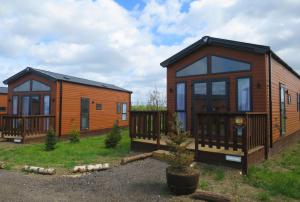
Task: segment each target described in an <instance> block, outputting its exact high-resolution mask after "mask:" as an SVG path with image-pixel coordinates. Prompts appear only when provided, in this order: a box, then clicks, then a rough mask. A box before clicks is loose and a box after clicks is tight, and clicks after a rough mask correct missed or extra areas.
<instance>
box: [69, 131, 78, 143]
mask: <svg viewBox="0 0 300 202" xmlns="http://www.w3.org/2000/svg"><path fill="white" fill-rule="evenodd" d="M69 140H70V143H78V142H80V131H79V130H77V129H75V128H73V129H72V130H71V132H70V133H69Z"/></svg>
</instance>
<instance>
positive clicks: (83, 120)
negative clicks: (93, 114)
mask: <svg viewBox="0 0 300 202" xmlns="http://www.w3.org/2000/svg"><path fill="white" fill-rule="evenodd" d="M81 128H82V129H86V128H88V117H87V116H86V115H82V117H81Z"/></svg>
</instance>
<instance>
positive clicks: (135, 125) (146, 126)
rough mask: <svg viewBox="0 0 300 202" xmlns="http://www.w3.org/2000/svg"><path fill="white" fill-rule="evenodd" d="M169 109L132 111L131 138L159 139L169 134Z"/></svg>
mask: <svg viewBox="0 0 300 202" xmlns="http://www.w3.org/2000/svg"><path fill="white" fill-rule="evenodd" d="M167 115H168V114H167V111H131V112H130V120H129V122H130V123H129V130H130V137H131V138H142V139H149V140H157V144H159V140H160V134H167V125H168V120H167Z"/></svg>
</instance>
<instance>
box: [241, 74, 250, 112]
mask: <svg viewBox="0 0 300 202" xmlns="http://www.w3.org/2000/svg"><path fill="white" fill-rule="evenodd" d="M250 100H251V99H250V79H249V78H242V79H238V110H239V111H250V106H251V103H250Z"/></svg>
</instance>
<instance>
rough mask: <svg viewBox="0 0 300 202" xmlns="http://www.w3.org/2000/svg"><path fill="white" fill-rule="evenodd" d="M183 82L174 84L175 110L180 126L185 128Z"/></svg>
mask: <svg viewBox="0 0 300 202" xmlns="http://www.w3.org/2000/svg"><path fill="white" fill-rule="evenodd" d="M185 96H186V95H185V83H177V86H176V112H177V116H178V119H179V121H180V122H181V124H182V128H183V129H186V109H185Z"/></svg>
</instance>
